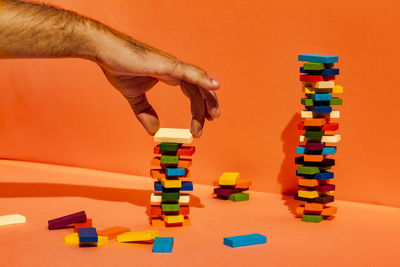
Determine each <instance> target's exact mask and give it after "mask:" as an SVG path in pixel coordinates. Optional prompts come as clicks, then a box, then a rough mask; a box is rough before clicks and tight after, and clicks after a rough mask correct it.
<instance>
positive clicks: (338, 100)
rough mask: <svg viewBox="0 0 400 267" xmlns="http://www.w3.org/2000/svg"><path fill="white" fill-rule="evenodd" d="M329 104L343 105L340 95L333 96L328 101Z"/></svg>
mask: <svg viewBox="0 0 400 267" xmlns="http://www.w3.org/2000/svg"><path fill="white" fill-rule="evenodd" d="M330 104H331V106H341V105H343V100H342V99H341V98H340V97H334V98H332V100H331V101H330Z"/></svg>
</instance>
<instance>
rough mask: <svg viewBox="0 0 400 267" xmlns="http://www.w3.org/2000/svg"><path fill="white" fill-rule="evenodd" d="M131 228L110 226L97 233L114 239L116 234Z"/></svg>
mask: <svg viewBox="0 0 400 267" xmlns="http://www.w3.org/2000/svg"><path fill="white" fill-rule="evenodd" d="M130 230H131V229H130V228H128V227H121V226H114V227H110V228H106V229H103V230H100V231H97V235H98V236H99V237H100V236H107V237H108V239H114V238H116V237H117V236H118V235H120V234H123V233H126V232H129V231H130Z"/></svg>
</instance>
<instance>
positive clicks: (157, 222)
mask: <svg viewBox="0 0 400 267" xmlns="http://www.w3.org/2000/svg"><path fill="white" fill-rule="evenodd" d="M150 224H151V226H153V227H165V222H164V221H163V220H162V219H159V218H151V220H150Z"/></svg>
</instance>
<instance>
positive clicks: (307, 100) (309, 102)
mask: <svg viewBox="0 0 400 267" xmlns="http://www.w3.org/2000/svg"><path fill="white" fill-rule="evenodd" d="M301 104H302V105H304V106H308V107H311V106H314V101H313V100H312V99H310V98H302V99H301Z"/></svg>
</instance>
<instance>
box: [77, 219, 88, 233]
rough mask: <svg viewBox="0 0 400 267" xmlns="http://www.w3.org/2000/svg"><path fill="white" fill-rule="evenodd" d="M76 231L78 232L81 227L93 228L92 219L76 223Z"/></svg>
mask: <svg viewBox="0 0 400 267" xmlns="http://www.w3.org/2000/svg"><path fill="white" fill-rule="evenodd" d="M74 226H75V229H74V232H75V233H77V232H78V229H79V228H92V219H87V220H86V222H80V223H75V224H74Z"/></svg>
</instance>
